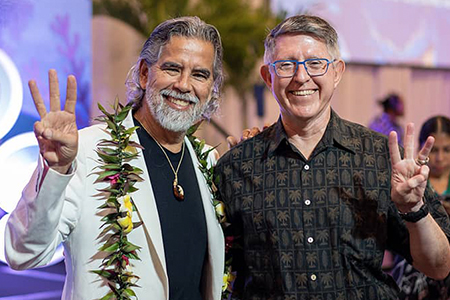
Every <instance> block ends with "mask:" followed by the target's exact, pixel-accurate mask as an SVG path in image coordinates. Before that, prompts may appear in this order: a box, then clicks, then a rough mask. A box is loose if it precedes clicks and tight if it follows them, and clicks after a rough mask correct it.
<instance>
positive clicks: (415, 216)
mask: <svg viewBox="0 0 450 300" xmlns="http://www.w3.org/2000/svg"><path fill="white" fill-rule="evenodd" d="M420 202H421V203H422V205H421V206H420V207H419V209H418V210H417V209H416V210H411V211H409V212H406V213H405V212H401V211H400V210H399V211H398V214H399V215H400V217H401V218H402V219H403V220H404V221H406V222H410V223H417V222H418V221H420V220H422V219H423V218H425V217H426V216H427V215H428V214H429V210H428V205H427V204H426V203H424V202H423V201H420ZM414 208H416V206H415V207H414Z"/></svg>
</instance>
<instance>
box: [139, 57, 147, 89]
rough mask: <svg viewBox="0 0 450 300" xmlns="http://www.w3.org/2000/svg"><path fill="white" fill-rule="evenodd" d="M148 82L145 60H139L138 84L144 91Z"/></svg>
mask: <svg viewBox="0 0 450 300" xmlns="http://www.w3.org/2000/svg"><path fill="white" fill-rule="evenodd" d="M147 82H148V66H147V63H146V62H145V60H143V59H142V60H141V61H140V63H139V84H140V86H141V88H142V89H144V90H145V89H146V86H147Z"/></svg>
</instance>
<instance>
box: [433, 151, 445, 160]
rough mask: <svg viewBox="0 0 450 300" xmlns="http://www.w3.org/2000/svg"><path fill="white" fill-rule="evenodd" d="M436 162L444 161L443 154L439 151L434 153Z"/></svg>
mask: <svg viewBox="0 0 450 300" xmlns="http://www.w3.org/2000/svg"><path fill="white" fill-rule="evenodd" d="M435 156H436V161H442V160H443V159H444V153H443V152H442V151H441V150H438V151H436V154H435Z"/></svg>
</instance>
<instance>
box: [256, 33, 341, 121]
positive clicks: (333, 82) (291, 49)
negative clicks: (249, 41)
mask: <svg viewBox="0 0 450 300" xmlns="http://www.w3.org/2000/svg"><path fill="white" fill-rule="evenodd" d="M309 58H327V59H328V60H330V61H331V60H333V59H334V57H331V55H330V54H329V52H328V49H327V45H326V44H325V43H324V42H322V41H320V40H318V39H316V38H314V37H312V36H310V35H304V34H285V35H281V36H279V37H278V38H277V39H276V45H275V48H274V51H273V54H272V55H271V60H272V62H274V61H276V60H298V61H304V60H305V59H309ZM344 70H345V64H344V62H343V61H342V60H340V59H338V60H336V61H335V62H334V63H331V64H330V65H329V68H328V71H327V73H326V74H324V75H322V76H316V77H310V76H309V75H308V73H307V72H306V70H305V68H304V67H303V65H299V66H298V70H297V73H296V74H295V75H294V76H293V77H291V78H280V77H278V76H277V75H276V74H275V71H274V70H273V67H269V66H268V65H264V66H262V67H261V76H262V78H263V79H264V81H265V82H266V85H267V86H268V87H269V88H270V90H271V91H272V94H273V95H274V97H275V99H276V100H277V102H278V105H279V107H280V111H281V116H282V119H283V123H284V124H285V125H286V124H291V125H292V124H297V123H299V121H300V122H301V123H302V122H309V121H311V120H313V121H315V120H323V121H324V122H328V119H329V116H330V101H331V97H332V95H333V92H334V90H335V88H336V87H337V85H338V84H339V81H340V80H341V77H342V74H343V72H344Z"/></svg>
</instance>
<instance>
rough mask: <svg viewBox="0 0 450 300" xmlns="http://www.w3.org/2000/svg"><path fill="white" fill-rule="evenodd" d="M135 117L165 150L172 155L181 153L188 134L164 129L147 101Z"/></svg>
mask: <svg viewBox="0 0 450 300" xmlns="http://www.w3.org/2000/svg"><path fill="white" fill-rule="evenodd" d="M134 117H135V118H136V120H138V121H139V123H141V125H142V127H143V129H144V130H145V131H147V133H148V134H150V136H151V137H153V138H154V139H155V140H156V141H157V142H158V143H159V144H161V145H162V146H163V147H164V148H166V149H167V150H169V151H170V152H172V153H177V152H180V151H181V147H182V145H183V139H184V136H185V135H186V133H185V132H173V131H169V130H167V129H165V128H163V127H162V126H161V124H159V122H158V121H157V120H156V119H155V118H154V117H153V115H152V113H151V112H150V109H149V107H148V105H147V103H145V101H144V103H143V104H142V106H141V107H140V108H139V109H138V110H137V111H136V112H135V113H134Z"/></svg>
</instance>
